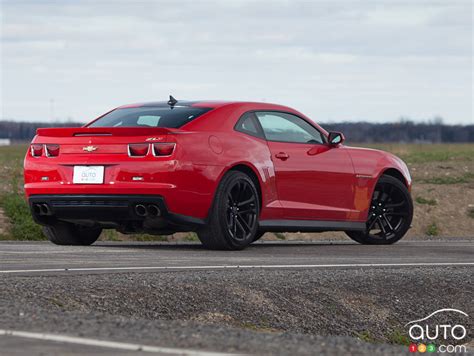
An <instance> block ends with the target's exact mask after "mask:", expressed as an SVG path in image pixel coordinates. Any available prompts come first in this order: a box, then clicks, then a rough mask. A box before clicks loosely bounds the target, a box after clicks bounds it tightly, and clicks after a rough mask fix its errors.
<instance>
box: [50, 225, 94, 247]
mask: <svg viewBox="0 0 474 356" xmlns="http://www.w3.org/2000/svg"><path fill="white" fill-rule="evenodd" d="M101 232H102V229H101V228H98V227H82V226H79V225H74V224H69V223H57V224H55V225H51V226H45V227H43V233H44V234H45V235H46V237H47V238H48V239H49V241H51V242H52V243H53V244H56V245H74V246H81V245H82V246H88V245H92V244H93V243H94V242H96V241H97V239H98V238H99V236H100V233H101Z"/></svg>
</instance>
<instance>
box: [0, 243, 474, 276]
mask: <svg viewBox="0 0 474 356" xmlns="http://www.w3.org/2000/svg"><path fill="white" fill-rule="evenodd" d="M473 256H474V240H472V241H416V242H410V241H408V242H400V243H398V244H395V245H390V246H367V245H359V244H354V243H350V242H348V243H346V242H330V243H329V242H327V243H325V242H316V243H292V242H286V243H285V242H280V243H269V242H265V243H257V244H254V245H251V246H250V247H249V248H247V249H246V250H243V251H209V250H205V249H204V248H202V246H201V245H200V244H199V243H193V244H169V243H138V242H130V243H122V242H120V243H113V242H109V243H106V242H101V243H97V244H95V245H92V246H86V247H77V246H74V247H70V246H55V245H53V244H50V243H45V242H36V243H35V242H3V243H0V273H24V274H39V273H50V271H48V270H52V271H51V272H59V270H66V269H67V270H68V271H69V273H105V272H112V273H116V272H119V271H124V272H130V271H131V270H133V271H141V272H145V271H150V272H157V271H159V270H165V269H175V270H176V269H216V268H238V267H241V268H242V267H247V268H250V267H255V268H260V267H264V266H267V268H285V267H286V268H318V267H319V268H324V267H327V268H331V267H333V268H336V267H364V266H360V265H365V264H369V265H375V266H367V267H377V265H382V267H383V266H384V265H395V266H396V265H400V266H403V265H404V264H413V265H425V264H426V265H446V264H447V265H459V264H465V263H467V264H472V265H474V257H473ZM340 265H345V266H340ZM75 269H79V270H75ZM81 269H82V270H81ZM84 269H85V270H84ZM87 269H89V270H87Z"/></svg>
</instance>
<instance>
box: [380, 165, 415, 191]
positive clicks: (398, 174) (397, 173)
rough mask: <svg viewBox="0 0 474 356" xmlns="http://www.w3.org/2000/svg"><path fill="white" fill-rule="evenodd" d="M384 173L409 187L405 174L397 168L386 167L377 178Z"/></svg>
mask: <svg viewBox="0 0 474 356" xmlns="http://www.w3.org/2000/svg"><path fill="white" fill-rule="evenodd" d="M384 175H385V176H391V177H394V178H396V179H398V180H399V181H400V182H402V183H403V185H404V186H405V187H407V188H410V187H409V185H408V182H407V180H406V178H405V176H404V175H403V173H402V172H400V171H399V170H398V169H396V168H387V169H385V170H383V171H382V173H381V174H380V176H379V179H380V177H382V176H384Z"/></svg>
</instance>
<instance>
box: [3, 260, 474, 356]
mask: <svg viewBox="0 0 474 356" xmlns="http://www.w3.org/2000/svg"><path fill="white" fill-rule="evenodd" d="M472 272H473V269H472V267H431V268H424V267H415V268H413V267H412V268H377V269H357V268H344V269H328V270H317V271H315V270H257V271H255V270H254V271H248V270H232V271H198V272H196V271H182V272H160V273H115V274H106V275H105V274H98V275H87V274H72V275H46V276H18V275H17V276H14V275H8V276H2V279H1V280H0V320H2V325H3V326H2V327H3V328H5V329H16V330H29V331H42V332H53V333H61V334H70V335H78V336H87V337H93V338H101V339H106V340H116V341H128V342H134V343H136V342H140V343H143V344H155V345H160V346H167V347H170V346H172V347H185V348H193V349H204V350H212V351H226V352H243V353H258V354H280V355H289V354H295V353H297V354H302V355H312V354H315V353H319V354H322V355H335V354H340V355H343V354H354V355H358V354H360V355H365V354H374V353H381V354H387V355H391V354H393V355H395V354H400V353H405V352H407V351H408V348H407V347H406V346H400V345H397V344H399V343H401V342H403V340H402V338H401V337H400V335H406V330H404V329H403V325H405V323H407V322H408V321H410V320H413V319H416V318H419V317H422V316H425V315H428V314H429V313H431V312H433V311H434V310H436V309H440V308H446V307H450V308H458V309H461V310H464V311H465V312H466V313H468V314H470V315H472V314H473V313H474V307H473V305H472V299H473V297H474V285H473V280H472ZM470 320H471V324H470V325H467V326H466V327H467V328H468V330H473V325H472V318H471V319H470ZM362 340H365V341H369V342H364V341H362ZM4 342H5V341H4ZM0 345H1V343H0Z"/></svg>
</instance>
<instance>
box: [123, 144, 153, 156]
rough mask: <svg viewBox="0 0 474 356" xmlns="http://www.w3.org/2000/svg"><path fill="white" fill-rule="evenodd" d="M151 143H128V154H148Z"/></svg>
mask: <svg viewBox="0 0 474 356" xmlns="http://www.w3.org/2000/svg"><path fill="white" fill-rule="evenodd" d="M149 147H150V145H149V144H148V143H131V144H129V145H128V155H129V156H130V157H143V156H146V155H147V154H148V149H149Z"/></svg>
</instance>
